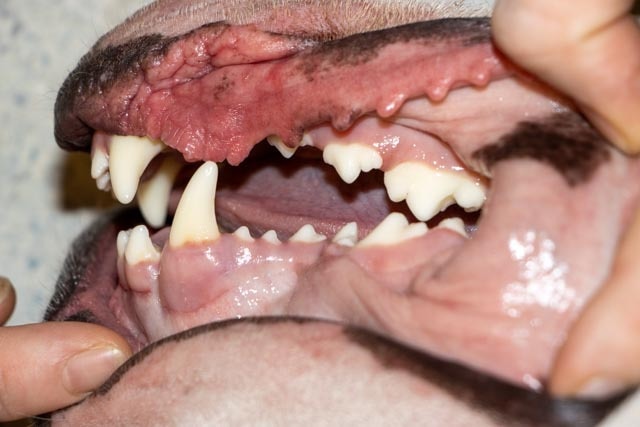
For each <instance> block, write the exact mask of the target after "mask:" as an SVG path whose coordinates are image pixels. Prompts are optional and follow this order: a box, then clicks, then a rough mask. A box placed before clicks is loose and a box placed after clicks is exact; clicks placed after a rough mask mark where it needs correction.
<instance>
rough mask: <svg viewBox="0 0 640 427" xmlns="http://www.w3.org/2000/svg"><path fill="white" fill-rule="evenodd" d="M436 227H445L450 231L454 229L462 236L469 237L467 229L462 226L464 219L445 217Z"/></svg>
mask: <svg viewBox="0 0 640 427" xmlns="http://www.w3.org/2000/svg"><path fill="white" fill-rule="evenodd" d="M436 228H446V229H448V230H451V231H455V232H456V233H458V234H460V235H461V236H462V237H465V238H467V239H468V238H469V235H468V234H467V230H466V229H465V228H464V221H462V219H461V218H447V219H444V220H442V221H440V224H438V226H437V227H436Z"/></svg>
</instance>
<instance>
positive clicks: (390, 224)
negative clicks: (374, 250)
mask: <svg viewBox="0 0 640 427" xmlns="http://www.w3.org/2000/svg"><path fill="white" fill-rule="evenodd" d="M427 231H428V229H427V224H425V223H423V222H416V223H413V224H409V221H408V220H407V218H406V217H405V216H404V215H403V214H401V213H398V212H394V213H391V214H389V216H387V217H386V218H385V219H384V220H383V221H382V222H381V223H380V224H379V225H378V226H377V227H376V228H374V229H373V231H372V232H371V233H369V235H368V236H367V237H365V238H364V239H362V240H361V241H360V242H359V243H358V244H357V246H358V247H369V246H381V245H388V246H391V245H395V244H398V243H401V242H404V241H406V240H410V239H414V238H416V237H420V236H423V235H425V234H427Z"/></svg>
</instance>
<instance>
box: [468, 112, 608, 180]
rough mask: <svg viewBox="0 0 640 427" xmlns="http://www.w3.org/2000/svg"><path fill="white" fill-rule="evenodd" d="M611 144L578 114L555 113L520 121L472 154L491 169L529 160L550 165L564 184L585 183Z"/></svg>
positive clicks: (604, 159)
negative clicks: (520, 160) (507, 131)
mask: <svg viewBox="0 0 640 427" xmlns="http://www.w3.org/2000/svg"><path fill="white" fill-rule="evenodd" d="M611 149H612V148H611V145H610V144H609V143H608V141H607V140H606V139H605V138H604V137H603V136H602V135H601V134H600V133H598V132H597V131H596V130H595V129H594V128H593V127H591V125H590V124H589V123H588V122H587V121H586V120H584V119H583V118H582V117H581V116H580V115H578V114H576V113H573V112H568V113H558V114H554V115H551V116H548V117H547V118H545V119H543V120H540V121H535V122H521V123H519V124H518V125H517V126H516V127H515V129H514V130H513V131H512V132H510V133H508V134H507V135H504V136H503V137H501V138H500V139H499V140H498V141H497V142H496V143H494V144H491V145H488V146H486V147H484V148H481V149H479V150H477V151H476V152H475V153H473V158H474V159H476V160H479V161H481V162H483V163H484V165H485V166H486V167H487V169H489V170H490V169H491V168H492V167H493V166H494V165H495V164H496V163H498V162H500V161H503V160H511V159H533V160H537V161H539V162H542V163H545V164H547V165H549V166H551V167H553V168H554V169H555V170H556V171H557V172H558V173H559V174H560V175H562V177H563V178H564V179H565V181H566V182H567V184H568V185H569V186H571V187H574V186H576V185H579V184H583V183H585V182H587V181H588V180H589V179H590V178H591V177H592V176H593V174H594V173H595V172H596V171H597V169H598V168H599V167H600V165H602V164H603V163H605V162H607V161H609V159H610V158H611V151H610V150H611Z"/></svg>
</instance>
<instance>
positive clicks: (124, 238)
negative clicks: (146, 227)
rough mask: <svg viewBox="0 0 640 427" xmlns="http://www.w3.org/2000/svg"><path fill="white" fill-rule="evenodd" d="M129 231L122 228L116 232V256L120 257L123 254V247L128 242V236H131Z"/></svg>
mask: <svg viewBox="0 0 640 427" xmlns="http://www.w3.org/2000/svg"><path fill="white" fill-rule="evenodd" d="M131 231H132V230H122V231H120V232H119V233H118V237H117V238H116V248H117V250H118V258H122V257H123V256H124V252H125V249H126V248H127V243H128V242H129V236H131Z"/></svg>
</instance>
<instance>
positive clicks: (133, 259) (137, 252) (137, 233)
mask: <svg viewBox="0 0 640 427" xmlns="http://www.w3.org/2000/svg"><path fill="white" fill-rule="evenodd" d="M124 257H125V260H126V261H127V264H129V265H136V264H139V263H141V262H158V261H159V260H160V251H158V249H156V247H155V246H154V245H153V243H152V242H151V238H150V237H149V230H148V229H147V227H145V226H144V225H139V226H137V227H135V228H134V229H133V230H132V231H131V234H130V235H129V238H128V241H127V243H126V247H125V250H124Z"/></svg>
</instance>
